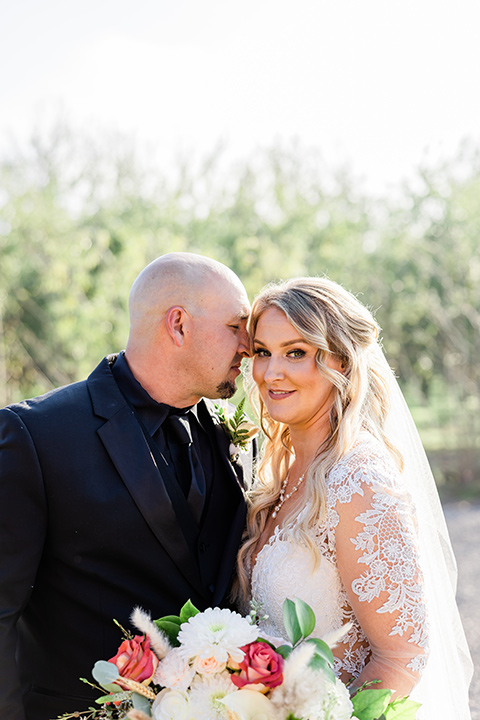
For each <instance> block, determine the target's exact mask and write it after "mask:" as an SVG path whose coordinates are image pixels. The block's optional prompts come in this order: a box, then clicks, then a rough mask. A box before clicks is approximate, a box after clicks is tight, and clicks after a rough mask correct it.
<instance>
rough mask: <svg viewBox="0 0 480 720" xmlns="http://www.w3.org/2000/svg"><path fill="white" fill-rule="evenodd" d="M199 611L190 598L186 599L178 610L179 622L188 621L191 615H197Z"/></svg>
mask: <svg viewBox="0 0 480 720" xmlns="http://www.w3.org/2000/svg"><path fill="white" fill-rule="evenodd" d="M199 612H200V610H197V608H196V607H195V605H194V604H193V603H192V602H191V600H187V602H186V603H185V605H184V606H183V607H182V609H181V610H180V622H181V623H184V622H188V620H189V619H190V618H191V617H195V615H198V613H199Z"/></svg>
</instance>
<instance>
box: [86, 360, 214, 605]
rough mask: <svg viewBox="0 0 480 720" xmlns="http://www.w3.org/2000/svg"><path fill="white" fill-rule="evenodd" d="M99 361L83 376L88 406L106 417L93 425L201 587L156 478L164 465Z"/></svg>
mask: <svg viewBox="0 0 480 720" xmlns="http://www.w3.org/2000/svg"><path fill="white" fill-rule="evenodd" d="M104 363H105V364H104V365H102V364H101V365H100V366H99V367H98V368H97V370H96V371H94V372H93V373H92V375H91V376H90V378H89V388H90V393H91V397H92V401H93V405H94V410H95V411H96V413H97V414H99V415H101V416H103V417H108V419H107V421H106V422H105V424H104V425H102V426H101V427H100V428H99V430H98V435H99V437H100V438H101V440H102V443H103V445H104V447H105V449H106V451H107V453H108V454H109V456H110V458H111V459H112V462H113V463H114V465H115V467H116V469H117V472H118V474H119V475H120V477H121V479H122V481H123V483H124V484H125V486H126V487H127V489H128V491H129V493H130V495H131V497H132V499H133V501H134V503H135V504H136V506H137V507H138V509H139V511H140V512H141V514H142V515H143V517H144V519H145V521H146V522H147V523H148V525H149V527H150V529H151V530H152V532H153V534H154V535H155V537H156V538H157V540H158V541H159V542H160V543H161V545H162V546H163V548H164V549H165V550H166V552H167V553H168V555H169V556H170V557H171V558H172V560H173V561H174V563H175V564H176V566H177V567H178V569H179V570H180V572H181V573H182V574H183V575H184V576H185V577H186V578H187V580H188V581H189V582H190V583H191V584H192V585H193V586H194V587H195V588H196V589H197V590H198V591H200V592H201V588H202V585H201V580H200V574H199V572H198V568H197V566H196V563H195V561H194V556H193V555H192V551H191V549H190V548H189V546H188V543H187V540H186V538H185V536H184V534H183V532H182V530H181V527H180V523H179V521H178V518H177V516H176V514H175V510H174V508H173V506H172V503H171V500H170V497H169V495H168V493H167V490H166V488H165V484H164V481H163V478H162V472H165V470H164V469H162V471H159V470H158V469H157V467H156V464H155V461H154V459H153V457H152V455H151V453H150V449H149V447H148V445H147V442H146V440H145V438H144V435H143V432H142V430H141V428H140V426H139V424H138V422H137V421H136V419H135V416H134V415H133V413H132V411H131V409H130V408H129V407H128V405H127V404H126V403H125V400H124V398H123V395H122V394H121V393H120V391H119V389H118V387H117V384H116V382H115V380H114V378H113V376H112V374H111V371H110V368H109V366H108V362H107V361H104ZM97 371H99V372H98V373H97ZM96 373H97V374H96Z"/></svg>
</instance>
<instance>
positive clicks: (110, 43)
mask: <svg viewBox="0 0 480 720" xmlns="http://www.w3.org/2000/svg"><path fill="white" fill-rule="evenodd" d="M479 31H480V0H242V1H241V2H239V1H238V0H237V2H233V1H232V0H169V1H168V2H167V0H81V2H80V0H15V2H13V0H0V68H1V72H0V153H1V152H2V149H4V148H5V147H8V144H9V143H10V142H11V138H12V136H14V137H16V138H17V139H20V140H22V139H24V138H27V137H29V135H30V134H31V132H32V130H33V129H34V128H36V127H44V126H45V125H48V123H49V122H53V121H54V120H55V119H56V118H58V117H59V116H60V115H62V116H64V117H65V116H66V117H67V118H68V120H69V121H70V122H71V124H73V125H74V126H75V125H78V126H79V127H82V128H88V129H90V130H91V131H93V132H95V130H96V129H98V130H99V131H102V132H103V131H104V130H107V131H108V130H109V129H111V130H115V131H121V132H124V133H127V134H129V135H131V137H132V138H134V139H135V140H136V141H137V142H138V144H139V146H141V145H142V143H147V142H148V143H150V145H151V147H154V148H155V149H156V150H157V151H158V153H159V156H160V157H163V158H167V157H169V156H171V157H173V156H174V154H176V153H177V151H179V150H181V151H184V152H185V151H192V152H195V153H197V154H199V153H207V152H208V151H209V150H212V149H213V148H214V147H215V145H216V144H217V143H218V142H219V141H222V143H223V144H224V145H226V147H227V148H228V150H229V152H231V153H233V154H234V155H236V156H250V155H251V153H252V152H253V151H254V150H255V148H258V147H259V146H270V145H272V144H273V143H274V142H277V141H280V140H284V141H289V140H290V139H293V138H296V139H297V140H298V141H300V143H301V144H302V145H303V146H305V147H315V148H317V149H318V150H319V151H320V154H321V156H323V158H324V160H325V162H326V163H327V164H328V165H329V166H331V167H337V166H340V165H344V164H345V163H349V164H350V166H351V167H352V169H353V171H354V172H355V174H356V175H357V176H358V177H359V178H362V179H363V183H364V185H365V187H366V188H367V189H370V190H372V191H373V192H376V193H377V192H379V193H383V192H386V191H388V188H389V187H390V186H393V185H396V184H398V183H399V182H400V181H401V180H402V179H403V178H408V177H410V176H411V175H412V173H413V172H414V170H415V168H416V167H417V166H418V165H419V164H420V163H422V161H426V162H427V163H430V164H432V163H435V162H436V161H437V160H438V159H440V158H442V157H451V156H452V155H453V154H454V153H455V151H456V149H457V148H458V145H459V143H460V141H461V140H462V139H463V138H466V137H468V138H471V139H473V140H474V141H475V142H479V141H480V87H479V85H480V41H479Z"/></svg>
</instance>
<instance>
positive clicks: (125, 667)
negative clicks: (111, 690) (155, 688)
mask: <svg viewBox="0 0 480 720" xmlns="http://www.w3.org/2000/svg"><path fill="white" fill-rule="evenodd" d="M108 662H111V663H114V664H115V665H116V666H117V668H118V674H119V675H120V678H122V677H124V678H129V679H130V680H135V681H136V682H138V683H142V684H143V685H148V684H149V683H150V681H151V680H152V677H153V675H154V673H155V670H156V669H157V665H158V658H157V656H156V655H155V654H154V653H153V652H152V651H151V649H150V640H149V639H148V638H147V637H144V636H143V635H135V637H134V638H133V640H124V641H123V642H122V644H121V645H120V647H119V648H118V652H117V654H116V655H115V656H114V657H112V658H110V660H109V661H108ZM120 678H119V679H118V680H117V681H116V684H117V685H120V687H121V688H122V690H128V689H129V688H128V686H127V685H124V684H123V683H122V682H121V679H120Z"/></svg>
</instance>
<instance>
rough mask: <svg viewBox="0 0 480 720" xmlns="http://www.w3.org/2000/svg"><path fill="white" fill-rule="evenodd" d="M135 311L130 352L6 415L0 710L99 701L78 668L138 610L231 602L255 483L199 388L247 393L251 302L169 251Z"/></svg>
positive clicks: (148, 276) (2, 421) (36, 712)
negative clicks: (241, 378) (247, 488)
mask: <svg viewBox="0 0 480 720" xmlns="http://www.w3.org/2000/svg"><path fill="white" fill-rule="evenodd" d="M129 307H130V321H131V327H130V334H129V338H128V343H127V347H126V350H125V353H120V354H119V355H110V356H108V357H106V358H104V359H103V360H102V361H101V363H100V364H99V365H98V367H97V368H96V369H95V370H94V371H93V372H92V374H91V375H90V376H89V378H88V379H87V380H85V381H82V382H79V383H75V384H73V385H70V386H67V387H64V388H60V389H58V390H54V391H53V392H50V393H48V394H47V395H44V396H42V397H39V398H34V399H33V400H27V401H24V402H21V403H18V404H16V405H12V406H10V407H8V408H5V409H3V410H1V411H0V720H25V718H26V719H27V720H50V718H55V717H57V716H58V715H60V714H63V713H67V712H73V711H75V710H79V711H82V710H85V709H86V708H88V706H89V705H94V702H93V699H94V698H95V697H97V696H98V691H92V690H91V689H90V688H89V687H88V685H86V684H84V683H82V682H80V681H79V678H80V677H87V678H90V670H91V668H92V666H93V664H94V662H95V661H96V660H100V659H104V660H108V659H109V658H110V657H112V656H113V655H115V653H116V651H117V647H118V645H119V643H120V641H121V639H122V638H121V635H120V632H119V630H118V628H117V627H116V626H115V624H114V623H113V619H114V618H115V619H116V620H117V621H118V622H119V623H120V624H121V625H123V626H124V627H128V626H129V616H130V613H131V611H132V608H133V607H134V606H135V605H141V606H143V607H144V608H145V609H147V610H149V611H150V612H151V614H152V617H154V618H155V617H160V616H162V615H166V614H172V613H175V614H176V613H178V611H179V610H180V607H181V606H182V604H183V603H184V602H185V601H186V600H188V599H189V598H190V599H191V600H192V602H193V603H194V604H195V605H196V606H197V607H198V608H199V609H203V608H205V607H207V606H215V605H221V604H222V603H223V604H225V603H226V602H227V599H226V597H227V592H228V586H229V581H230V578H231V575H232V570H233V567H234V562H235V556H236V551H237V548H238V544H239V542H240V537H241V534H242V530H243V526H244V521H245V502H244V496H243V490H242V487H243V481H244V478H243V476H242V468H241V466H240V465H238V464H235V463H234V464H232V463H231V462H230V460H229V445H230V439H229V437H228V436H227V434H226V432H225V431H224V429H223V427H222V426H221V425H220V424H219V422H218V420H217V418H216V416H215V413H214V409H213V404H212V403H210V402H208V401H205V400H204V399H203V398H218V397H222V398H229V397H231V396H232V395H233V394H234V392H235V389H236V386H235V380H236V378H237V376H238V375H239V373H240V363H241V360H242V358H243V357H246V356H247V355H248V352H249V350H248V336H247V332H246V321H247V317H248V313H249V303H248V298H247V295H246V292H245V289H244V287H243V285H242V284H241V282H240V280H239V279H238V278H237V276H236V275H235V274H234V273H233V272H231V271H230V270H229V269H228V268H226V267H225V266H224V265H222V264H220V263H218V262H216V261H214V260H211V259H208V258H205V257H202V256H200V255H193V254H190V253H170V254H168V255H164V256H162V257H160V258H158V259H157V260H155V261H154V262H152V263H151V264H150V265H148V266H147V267H146V268H145V269H144V270H143V271H142V272H141V273H140V275H139V276H138V278H137V279H136V281H135V283H134V284H133V287H132V290H131V294H130V303H129ZM189 409H190V410H189ZM192 441H193V442H192ZM249 479H250V478H245V480H247V481H248V480H249Z"/></svg>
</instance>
